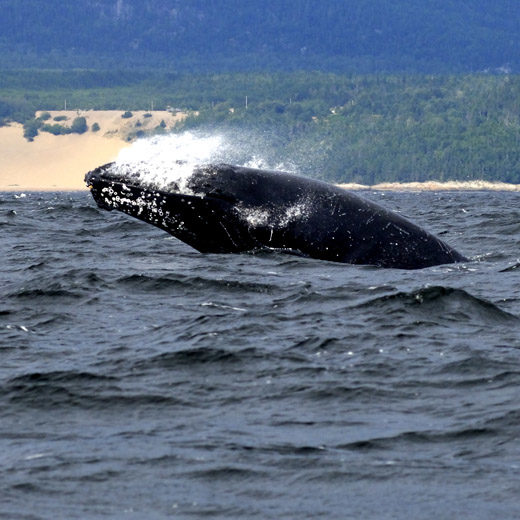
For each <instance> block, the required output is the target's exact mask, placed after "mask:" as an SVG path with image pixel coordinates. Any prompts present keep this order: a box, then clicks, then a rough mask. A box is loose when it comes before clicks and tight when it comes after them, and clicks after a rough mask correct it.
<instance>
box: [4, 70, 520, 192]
mask: <svg viewBox="0 0 520 520" xmlns="http://www.w3.org/2000/svg"><path fill="white" fill-rule="evenodd" d="M246 98H247V101H246ZM65 103H66V104H67V107H68V108H69V109H73V108H81V109H90V108H93V109H120V110H122V111H123V110H129V109H130V110H131V109H141V110H150V109H151V108H152V106H153V107H154V108H156V109H166V108H167V107H168V106H170V107H172V108H174V109H175V108H179V109H182V110H188V111H197V115H193V116H192V117H189V118H188V120H187V121H186V122H185V124H184V126H183V128H181V129H179V130H182V129H203V130H205V131H211V132H229V133H230V134H231V135H232V136H233V137H232V139H234V140H235V141H236V142H237V145H238V144H240V145H243V146H245V147H246V148H247V150H248V151H251V150H253V151H254V149H255V147H256V150H258V152H259V153H260V154H262V155H264V156H265V157H268V158H269V160H270V162H271V164H276V163H280V164H294V165H295V167H296V168H297V169H298V170H300V171H302V172H304V173H307V174H309V175H320V176H322V177H323V178H326V179H329V180H334V181H356V182H362V183H365V184H372V183H375V182H380V181H394V180H395V181H410V180H427V179H439V180H443V179H444V180H447V179H458V180H469V179H487V180H502V181H508V182H516V183H520V77H519V76H516V75H502V76H492V75H469V76H418V75H413V76H409V75H393V76H388V75H385V76H379V75H374V76H367V75H338V74H325V73H309V72H294V73H269V74H267V73H264V74H260V73H257V74H221V75H176V74H169V73H155V74H145V73H142V74H131V73H126V74H125V73H118V72H106V73H103V72H101V71H68V72H63V71H61V72H60V71H56V72H52V71H41V72H37V71H21V72H20V71H18V72H15V71H13V72H9V73H4V74H3V75H1V76H0V123H1V121H2V119H3V120H4V121H7V120H18V121H20V122H24V121H26V120H28V119H29V120H30V119H32V118H33V115H34V111H35V110H36V109H39V110H52V109H54V110H55V109H60V108H64V104H65ZM246 103H247V105H246Z"/></svg>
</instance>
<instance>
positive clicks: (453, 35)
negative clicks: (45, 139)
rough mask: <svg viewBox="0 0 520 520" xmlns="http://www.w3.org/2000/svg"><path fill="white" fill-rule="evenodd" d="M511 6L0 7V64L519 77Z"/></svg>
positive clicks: (278, 2) (509, 2)
mask: <svg viewBox="0 0 520 520" xmlns="http://www.w3.org/2000/svg"><path fill="white" fill-rule="evenodd" d="M519 34H520V2H518V1H517V0H494V1H490V0H392V1H390V0H320V1H317V0H189V1H187V0H75V1H71V2H63V0H44V1H42V0H2V1H1V2H0V68H18V69H19V68H109V67H114V66H117V67H118V69H125V68H134V69H135V68H140V69H163V70H173V71H180V72H212V71H218V72H223V71H248V70H260V69H262V70H294V69H320V70H330V71H335V72H355V73H371V72H386V73H388V72H412V73H438V72H443V73H454V72H455V73H458V72H463V73H468V72H482V71H490V72H520V38H519V37H518V35H519Z"/></svg>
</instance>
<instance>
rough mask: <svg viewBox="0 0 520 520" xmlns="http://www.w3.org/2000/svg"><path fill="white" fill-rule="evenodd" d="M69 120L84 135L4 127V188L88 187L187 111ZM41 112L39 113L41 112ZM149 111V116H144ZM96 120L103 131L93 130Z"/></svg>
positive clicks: (472, 184) (483, 186)
mask: <svg viewBox="0 0 520 520" xmlns="http://www.w3.org/2000/svg"><path fill="white" fill-rule="evenodd" d="M49 113H50V115H51V119H49V120H48V121H47V122H48V123H51V124H52V123H56V121H54V118H56V117H58V118H60V117H61V118H66V119H65V120H63V121H59V123H60V124H64V125H67V124H69V125H70V123H71V122H72V121H73V120H74V118H75V117H78V116H83V117H85V118H86V120H87V125H88V127H89V130H88V131H87V132H85V133H84V134H81V135H79V134H67V135H58V136H55V135H52V134H50V133H47V132H40V134H39V135H38V136H37V137H35V139H34V141H32V142H29V141H27V139H25V138H24V137H23V128H22V125H20V124H18V123H12V124H10V125H9V126H4V127H0V191H74V190H83V189H86V186H85V183H84V181H83V178H84V176H85V173H87V172H88V171H90V170H92V169H94V168H96V167H97V166H100V165H102V164H105V163H107V162H110V161H113V160H115V159H116V158H117V156H118V154H119V152H120V151H121V150H122V149H123V148H125V147H128V146H130V145H131V142H132V140H133V139H135V133H136V130H144V131H146V130H151V129H153V128H155V127H156V126H158V125H159V124H161V122H162V121H164V127H165V130H169V129H171V128H173V127H174V126H175V125H176V124H177V123H178V122H179V121H181V120H183V119H184V118H185V117H186V115H187V114H185V113H172V112H169V111H154V112H144V111H135V112H132V114H133V115H132V117H130V118H122V117H121V115H122V114H123V112H122V111H121V110H101V111H100V110H96V111H94V110H87V111H78V110H69V111H64V110H60V111H49ZM40 114H41V112H37V114H36V115H37V116H38V115H40ZM145 114H151V116H147V117H145ZM94 123H97V124H98V126H99V130H98V131H97V132H94V131H92V126H93V125H94ZM340 186H341V187H343V188H345V189H348V190H377V191H379V190H388V191H448V190H453V191H464V190H470V191H475V190H479V191H482V190H490V191H515V192H516V191H520V184H506V183H502V182H493V183H491V182H486V181H479V180H477V181H447V182H435V181H429V182H408V183H381V184H376V185H372V186H369V185H363V184H340Z"/></svg>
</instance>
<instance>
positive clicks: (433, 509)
mask: <svg viewBox="0 0 520 520" xmlns="http://www.w3.org/2000/svg"><path fill="white" fill-rule="evenodd" d="M24 195H25V196H24ZM364 196H366V197H368V198H370V199H372V200H374V201H376V202H378V203H380V204H383V205H385V206H386V207H387V208H389V209H393V210H396V211H399V212H401V213H402V214H404V215H406V216H407V217H409V218H410V219H411V220H412V221H414V222H415V223H417V224H419V225H421V226H424V227H425V228H426V229H428V230H429V231H431V232H433V233H434V234H437V235H439V236H440V237H441V238H443V239H444V240H445V241H446V242H448V243H449V244H450V245H452V246H454V247H456V248H457V249H458V250H459V251H460V252H462V253H463V254H465V255H466V256H468V257H470V258H471V261H469V262H467V263H465V264H457V265H447V266H439V267H433V268H428V269H423V270H419V271H403V270H396V269H380V268H374V267H366V266H350V265H343V264H335V263H330V262H323V261H316V260H309V259H304V258H299V257H294V256H288V255H284V254H280V253H260V254H244V255H205V254H200V253H198V252H196V251H194V250H192V249H190V248H189V247H188V246H186V245H184V244H183V243H181V242H179V241H177V240H176V239H174V238H173V237H170V236H169V235H168V234H166V233H164V232H162V231H160V230H157V229H155V228H153V227H151V226H149V225H147V224H144V223H141V222H138V221H137V220H133V219H131V218H130V217H127V216H125V215H122V214H120V213H116V212H112V213H108V212H105V211H103V210H101V209H98V208H97V207H96V206H95V204H94V202H93V201H92V199H91V197H90V195H89V194H88V193H87V192H84V193H83V192H82V193H27V194H21V193H2V194H0V235H1V258H2V270H1V271H0V288H1V300H0V360H1V361H0V410H1V421H0V490H1V500H0V517H1V518H6V519H22V518H24V519H48V518H56V519H58V518H64V519H65V518H66V519H75V518H77V519H86V518H128V519H130V518H136V519H143V518H146V519H156V518H157V519H159V518H170V517H172V518H222V519H230V518H237V519H239V518H241V519H243V518H257V519H280V518H284V519H299V520H301V519H305V518H309V519H310V518H327V519H336V518H338V519H340V518H356V519H357V518H363V519H365V520H366V519H391V518H392V519H393V518H414V519H430V518H436V519H452V518H468V519H470V518H471V519H473V520H474V519H489V518H492V517H495V518H500V519H509V518H511V519H513V518H519V517H520V439H519V436H520V433H519V432H520V404H519V398H520V284H519V281H520V278H519V276H520V264H519V262H520V261H519V256H520V254H519V249H520V210H519V209H518V195H517V194H514V193H503V192H442V193H440V192H439V193H436V192H423V193H388V192H369V193H366V194H364ZM517 267H518V268H517Z"/></svg>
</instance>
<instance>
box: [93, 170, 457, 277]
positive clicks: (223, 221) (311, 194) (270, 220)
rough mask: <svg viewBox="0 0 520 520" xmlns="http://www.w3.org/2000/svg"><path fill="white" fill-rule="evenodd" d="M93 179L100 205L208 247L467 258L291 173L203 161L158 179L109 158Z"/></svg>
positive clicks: (432, 260) (386, 214) (385, 262)
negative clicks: (172, 176) (186, 173)
mask: <svg viewBox="0 0 520 520" xmlns="http://www.w3.org/2000/svg"><path fill="white" fill-rule="evenodd" d="M174 167H175V165H173V164H172V169H173V168H174ZM85 182H86V184H87V186H88V187H89V188H90V191H91V194H92V196H93V198H94V200H95V202H96V203H97V205H98V206H99V207H101V208H104V209H106V210H109V211H112V210H117V211H120V212H123V213H126V214H128V215H130V216H132V217H135V218H137V219H139V220H142V221H144V222H147V223H149V224H152V225H154V226H157V227H159V228H161V229H163V230H165V231H167V232H168V233H170V234H171V235H173V236H174V237H176V238H178V239H179V240H181V241H182V242H184V243H186V244H188V245H189V246H191V247H192V248H194V249H196V250H198V251H199V252H201V253H245V252H255V251H265V250H270V251H278V252H283V253H289V254H293V255H299V256H303V257H308V258H313V259H317V260H327V261H332V262H341V263H345V264H358V265H370V266H379V267H386V268H396V269H422V268H426V267H431V266H435V265H442V264H450V263H455V262H464V261H466V260H467V259H466V257H464V256H463V255H462V254H461V253H459V252H458V251H456V250H455V249H453V248H452V247H450V246H449V245H448V244H446V243H445V242H444V241H442V240H440V239H439V238H437V237H436V236H434V235H432V234H431V233H429V232H428V231H426V230H424V229H422V228H421V227H419V226H417V225H416V224H414V223H412V222H411V221H409V220H408V219H406V218H404V217H403V216H401V215H399V214H397V213H395V212H392V211H390V210H388V209H386V208H384V207H382V206H380V205H378V204H376V203H374V202H372V201H369V200H366V199H364V198H362V197H360V196H358V195H356V194H353V193H351V192H349V191H347V190H345V189H343V188H341V187H339V186H337V185H334V184H330V183H327V182H324V181H321V180H316V179H312V178H308V177H303V176H300V175H296V174H292V173H285V172H280V171H274V170H263V169H255V168H247V167H242V166H235V165H231V164H203V165H198V166H194V167H193V168H192V170H190V174H189V176H187V177H186V178H183V179H182V182H181V181H180V180H176V181H167V182H166V181H165V182H161V183H158V182H153V181H150V180H148V179H147V176H146V175H144V174H142V173H141V172H140V171H139V169H138V168H137V167H136V168H133V167H131V168H130V167H126V168H123V169H121V168H119V167H118V166H117V165H116V163H108V164H105V165H103V166H100V167H98V168H96V169H94V170H92V171H89V172H88V173H87V174H86V176H85Z"/></svg>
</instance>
